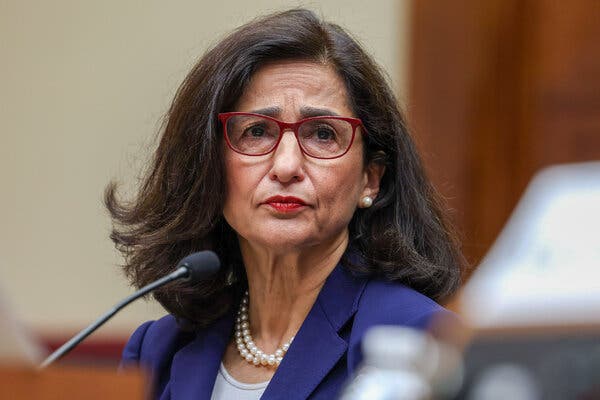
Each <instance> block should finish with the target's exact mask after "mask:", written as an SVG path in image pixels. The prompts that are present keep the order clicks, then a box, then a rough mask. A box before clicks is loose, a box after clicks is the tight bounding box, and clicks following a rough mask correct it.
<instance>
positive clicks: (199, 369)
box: [171, 313, 234, 400]
mask: <svg viewBox="0 0 600 400" xmlns="http://www.w3.org/2000/svg"><path fill="white" fill-rule="evenodd" d="M233 321H234V315H233V314H232V313H229V314H227V315H226V316H224V317H223V318H221V319H220V320H218V321H217V322H216V323H215V324H213V325H212V326H210V327H209V328H207V329H206V330H203V331H201V332H199V333H198V335H197V336H196V338H195V339H194V340H193V341H191V342H190V343H189V344H187V345H186V346H185V347H183V348H182V349H181V350H179V351H178V352H177V353H176V354H175V356H174V357H173V364H172V366H171V398H173V399H197V400H209V399H210V397H211V394H212V391H213V386H214V384H215V379H216V377H217V373H218V371H219V366H220V364H221V359H222V358H223V353H224V352H225V348H226V347H227V343H228V341H229V338H230V336H231V332H232V329H233Z"/></svg>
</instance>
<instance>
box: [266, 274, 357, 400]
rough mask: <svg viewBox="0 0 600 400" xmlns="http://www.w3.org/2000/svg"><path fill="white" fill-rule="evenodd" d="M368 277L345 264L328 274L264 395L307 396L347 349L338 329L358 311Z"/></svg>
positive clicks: (270, 397) (288, 398) (269, 398)
mask: <svg viewBox="0 0 600 400" xmlns="http://www.w3.org/2000/svg"><path fill="white" fill-rule="evenodd" d="M365 284H366V280H364V279H360V278H355V277H353V276H351V275H350V274H349V273H348V272H347V271H346V270H345V269H344V268H343V267H342V266H341V265H339V264H338V266H337V267H336V268H335V269H334V270H333V271H332V273H331V274H330V275H329V277H328V278H327V280H326V282H325V284H324V285H323V288H322V289H321V292H320V293H319V296H318V297H317V301H316V302H315V304H314V305H313V307H312V309H311V310H310V312H309V313H308V316H307V317H306V319H305V320H304V323H303V324H302V326H301V327H300V330H299V331H298V333H297V334H296V337H295V339H294V341H293V342H292V345H291V346H290V349H289V350H288V352H287V354H286V355H285V357H284V359H283V361H282V363H281V365H280V366H279V368H277V372H276V373H275V375H274V376H273V378H272V379H271V382H270V383H269V386H267V389H266V390H265V392H264V394H263V396H262V397H261V398H262V399H267V400H275V399H285V400H296V399H298V400H300V399H306V398H308V397H309V396H310V394H311V393H312V392H313V391H314V390H315V388H316V387H317V386H318V385H319V383H320V382H321V381H322V380H323V379H324V378H325V377H326V376H327V374H328V372H329V371H330V370H331V369H332V368H333V367H334V366H335V365H336V364H337V362H338V361H339V360H340V358H341V357H342V356H343V355H344V353H345V352H346V349H347V347H348V343H347V342H346V341H345V340H344V339H342V338H341V337H340V336H339V335H338V332H339V330H340V329H341V328H342V326H343V325H344V324H345V323H346V322H347V321H348V320H349V319H350V318H351V317H352V316H353V315H354V313H355V312H356V309H357V305H358V300H359V298H360V294H362V291H363V289H364V286H365Z"/></svg>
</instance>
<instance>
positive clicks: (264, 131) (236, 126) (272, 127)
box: [226, 115, 353, 158]
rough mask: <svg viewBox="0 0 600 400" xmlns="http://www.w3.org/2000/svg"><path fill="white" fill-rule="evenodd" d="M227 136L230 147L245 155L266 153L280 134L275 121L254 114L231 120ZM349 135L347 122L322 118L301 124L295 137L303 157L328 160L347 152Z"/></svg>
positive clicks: (350, 136) (350, 138) (228, 123)
mask: <svg viewBox="0 0 600 400" xmlns="http://www.w3.org/2000/svg"><path fill="white" fill-rule="evenodd" d="M226 133H227V137H228V139H229V142H230V144H231V146H232V147H233V148H234V149H235V150H236V151H239V152H240V153H244V154H248V155H259V154H265V153H269V152H270V151H271V150H273V148H274V147H275V146H276V145H277V142H278V141H279V135H281V132H280V127H279V124H278V123H277V122H275V121H273V120H271V119H268V118H263V117H260V116H256V115H234V116H232V117H230V118H229V119H228V120H227V127H226ZM352 134H353V127H352V124H350V123H349V122H348V121H344V120H341V119H336V118H327V117H323V118H317V119H309V120H306V121H304V122H303V123H301V124H300V126H299V127H298V134H297V138H298V141H299V144H300V146H301V147H302V149H303V150H304V152H305V153H306V154H308V155H310V156H313V157H322V158H330V157H335V156H338V155H341V154H343V153H345V152H346V150H348V147H349V146H350V144H351V143H352Z"/></svg>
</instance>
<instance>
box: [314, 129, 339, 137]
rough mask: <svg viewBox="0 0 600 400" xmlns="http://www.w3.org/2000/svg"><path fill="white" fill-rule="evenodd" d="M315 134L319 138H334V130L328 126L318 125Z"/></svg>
mask: <svg viewBox="0 0 600 400" xmlns="http://www.w3.org/2000/svg"><path fill="white" fill-rule="evenodd" d="M315 136H316V137H317V139H319V140H333V139H335V131H334V130H333V129H331V128H329V127H319V128H318V129H317V131H316V133H315Z"/></svg>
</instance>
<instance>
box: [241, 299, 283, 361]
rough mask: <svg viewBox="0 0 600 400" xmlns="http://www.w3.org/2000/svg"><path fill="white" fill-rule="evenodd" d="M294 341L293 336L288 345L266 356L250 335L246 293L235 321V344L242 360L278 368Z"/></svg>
mask: <svg viewBox="0 0 600 400" xmlns="http://www.w3.org/2000/svg"><path fill="white" fill-rule="evenodd" d="M292 340H294V337H293V336H292V337H291V339H290V340H288V341H287V342H286V343H284V344H283V345H281V346H280V347H278V348H277V350H275V353H273V354H266V353H265V352H263V351H262V350H261V349H259V348H258V347H257V346H256V344H255V343H254V339H252V335H251V334H250V322H249V319H248V292H246V293H245V295H244V298H243V299H242V304H241V305H240V309H239V310H238V314H237V318H236V321H235V343H236V345H237V349H238V351H239V353H240V355H241V356H242V358H244V359H245V360H246V361H248V362H249V363H250V364H253V365H255V366H257V367H260V366H269V367H273V368H277V367H278V366H279V364H280V363H281V360H282V359H283V356H284V355H285V353H286V352H287V351H288V349H289V348H290V345H291V344H292Z"/></svg>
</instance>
